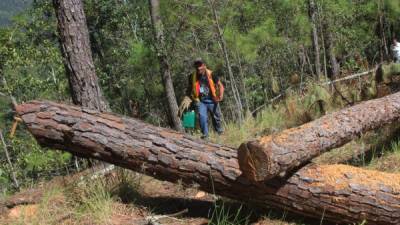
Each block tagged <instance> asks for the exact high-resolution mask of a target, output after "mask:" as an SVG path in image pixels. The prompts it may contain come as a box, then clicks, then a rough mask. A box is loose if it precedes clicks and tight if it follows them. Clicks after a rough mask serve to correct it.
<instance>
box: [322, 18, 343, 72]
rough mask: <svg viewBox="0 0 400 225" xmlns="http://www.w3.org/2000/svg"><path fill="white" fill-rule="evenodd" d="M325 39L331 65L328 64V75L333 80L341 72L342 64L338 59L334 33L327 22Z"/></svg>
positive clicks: (325, 24)
mask: <svg viewBox="0 0 400 225" xmlns="http://www.w3.org/2000/svg"><path fill="white" fill-rule="evenodd" d="M323 27H324V40H325V47H326V51H327V55H328V60H329V66H328V76H329V78H331V79H332V80H334V79H336V78H337V77H338V76H339V73H340V65H339V63H338V62H337V60H336V55H335V50H334V44H333V35H332V32H331V30H330V29H329V25H328V24H327V23H326V22H325V23H324V25H323Z"/></svg>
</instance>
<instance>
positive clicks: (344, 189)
mask: <svg viewBox="0 0 400 225" xmlns="http://www.w3.org/2000/svg"><path fill="white" fill-rule="evenodd" d="M16 111H17V113H18V114H19V115H20V116H21V118H22V119H23V121H24V122H25V124H26V125H27V127H28V129H29V130H30V132H31V133H32V134H33V135H34V136H35V137H36V139H37V140H38V142H39V143H40V144H41V145H42V146H47V147H51V148H57V149H61V150H65V151H69V152H71V153H73V154H76V155H79V156H82V157H88V158H95V159H99V160H103V161H106V162H109V163H113V164H115V165H119V166H121V167H125V168H128V169H131V170H134V171H138V172H141V173H145V174H148V175H150V176H153V177H156V178H158V179H162V180H168V181H172V182H176V181H178V180H181V181H182V182H184V183H186V184H193V183H198V184H199V186H200V188H201V189H202V190H205V191H207V192H210V193H215V194H218V195H222V196H226V197H230V198H232V199H237V200H242V201H246V202H250V203H254V204H257V205H259V206H261V207H278V208H281V209H285V210H289V211H292V212H295V213H299V214H303V215H306V216H310V217H316V218H321V217H323V219H324V220H330V221H334V222H335V223H353V222H361V221H363V220H364V219H365V220H367V221H368V224H399V223H400V175H398V174H389V173H382V172H377V171H370V170H363V169H359V168H355V167H350V166H344V165H322V166H317V165H310V166H307V167H304V168H302V169H300V170H299V171H297V172H296V173H294V174H293V175H292V176H291V177H290V178H288V179H286V180H284V179H272V180H269V181H268V182H260V183H252V182H249V181H248V180H247V179H246V178H244V177H243V176H241V172H240V170H239V164H238V162H237V151H236V150H235V149H233V148H230V147H227V146H223V145H218V144H213V143H208V142H204V141H202V140H199V139H196V138H194V137H191V136H188V135H186V134H182V133H179V132H176V131H173V130H170V129H165V128H160V127H155V126H152V125H149V124H146V123H144V122H141V121H139V120H136V119H132V118H126V117H120V116H116V115H112V114H107V113H99V112H96V111H92V110H88V109H81V108H79V107H75V106H68V105H63V104H57V103H52V102H41V101H32V102H29V103H25V104H21V105H18V106H17V107H16Z"/></svg>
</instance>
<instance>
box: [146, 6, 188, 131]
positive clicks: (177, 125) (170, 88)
mask: <svg viewBox="0 0 400 225" xmlns="http://www.w3.org/2000/svg"><path fill="white" fill-rule="evenodd" d="M149 4H150V15H151V22H152V24H153V30H154V36H155V40H156V48H157V55H158V59H159V61H160V72H161V77H162V80H163V84H164V89H165V95H166V98H167V102H168V109H169V118H170V120H171V122H172V126H173V128H174V129H175V130H178V131H183V127H182V122H181V120H180V118H179V116H178V111H179V107H178V103H177V102H176V97H175V91H174V85H173V83H172V78H171V66H170V64H169V61H168V57H167V50H166V46H165V37H164V30H163V24H162V21H161V16H160V2H159V0H149Z"/></svg>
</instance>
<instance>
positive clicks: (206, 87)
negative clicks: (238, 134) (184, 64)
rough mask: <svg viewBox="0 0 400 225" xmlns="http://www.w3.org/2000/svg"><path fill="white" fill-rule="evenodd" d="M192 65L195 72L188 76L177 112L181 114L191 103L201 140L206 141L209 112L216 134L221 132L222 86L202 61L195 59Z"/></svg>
mask: <svg viewBox="0 0 400 225" xmlns="http://www.w3.org/2000/svg"><path fill="white" fill-rule="evenodd" d="M193 65H194V68H195V71H194V73H193V74H191V75H190V76H189V84H188V89H187V96H185V98H184V99H183V101H182V103H181V106H180V107H179V111H180V113H181V112H183V111H184V110H186V109H188V108H189V106H190V105H191V103H193V104H194V106H195V108H196V111H197V114H198V117H199V120H200V128H201V132H202V134H203V135H202V138H203V139H207V138H208V113H209V112H210V114H211V119H212V123H213V126H214V129H215V131H216V132H217V133H218V134H222V132H223V129H222V124H221V108H220V106H219V103H220V102H221V101H222V99H223V97H224V85H223V84H222V82H221V81H220V80H219V78H218V77H217V76H213V72H212V71H211V70H209V69H208V68H207V66H206V64H205V63H204V61H203V60H202V59H200V58H198V59H196V60H195V61H194V64H193ZM189 96H190V97H189Z"/></svg>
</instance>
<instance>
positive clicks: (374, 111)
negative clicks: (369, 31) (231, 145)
mask: <svg viewBox="0 0 400 225" xmlns="http://www.w3.org/2000/svg"><path fill="white" fill-rule="evenodd" d="M399 119H400V92H399V93H396V94H392V95H388V96H386V97H384V98H380V99H374V100H370V101H366V102H362V103H360V104H358V105H355V106H352V107H349V108H345V109H342V110H340V111H338V112H335V113H332V114H329V115H326V116H323V117H321V118H319V119H317V120H314V121H312V122H309V123H306V124H304V125H302V126H299V127H295V128H291V129H288V130H284V131H282V132H281V133H278V134H273V135H270V136H265V137H262V138H259V139H257V140H254V141H250V142H247V143H243V144H242V145H241V146H240V147H239V153H238V154H239V156H238V158H239V165H240V169H241V170H242V171H243V175H244V176H245V177H247V178H248V179H249V180H253V181H255V182H260V181H266V180H268V179H271V178H273V177H275V176H279V175H280V176H284V175H285V174H287V173H289V172H291V171H292V170H294V169H296V168H298V167H299V166H301V165H304V164H306V163H308V162H309V161H310V160H311V159H313V158H315V157H317V156H318V155H320V154H321V153H323V152H325V151H328V150H331V149H333V148H337V147H339V146H342V145H344V144H346V143H347V142H349V141H351V140H353V139H354V138H357V137H358V136H359V135H361V134H362V133H364V132H366V131H369V130H373V129H377V128H379V127H382V126H383V125H386V124H389V123H393V122H396V121H397V120H399Z"/></svg>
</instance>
